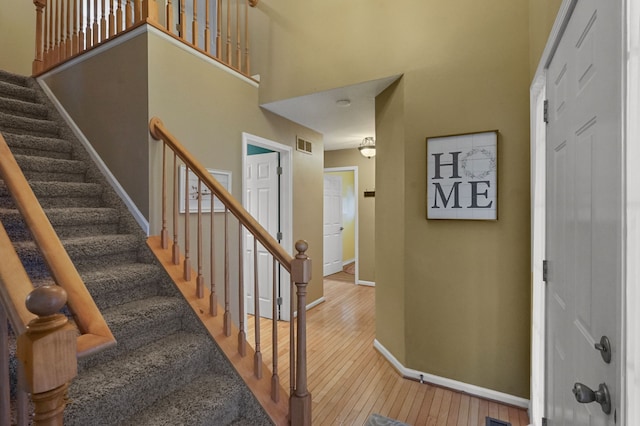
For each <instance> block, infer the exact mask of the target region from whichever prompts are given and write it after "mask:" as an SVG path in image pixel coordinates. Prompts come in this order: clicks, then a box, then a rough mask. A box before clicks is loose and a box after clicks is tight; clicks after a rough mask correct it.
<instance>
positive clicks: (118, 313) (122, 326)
mask: <svg viewBox="0 0 640 426" xmlns="http://www.w3.org/2000/svg"><path fill="white" fill-rule="evenodd" d="M188 309H189V306H188V305H187V304H186V302H185V301H184V299H181V298H178V297H167V296H152V297H149V298H147V299H140V300H136V301H133V302H129V303H125V304H122V305H118V306H115V307H112V308H110V309H106V310H103V311H102V315H103V316H104V319H105V321H106V322H107V324H108V325H109V328H110V329H111V332H112V333H113V335H114V337H115V338H116V340H117V342H118V344H117V345H116V346H115V347H113V348H110V349H107V350H104V351H102V352H100V353H98V354H96V355H94V356H91V357H87V358H85V359H83V360H80V365H79V367H80V369H86V368H90V367H92V366H95V365H97V364H98V363H104V362H109V361H111V360H112V359H114V358H116V357H118V356H122V355H123V354H125V353H127V352H129V351H133V350H136V349H138V348H140V347H142V346H144V345H148V344H150V343H152V342H154V341H156V340H160V339H162V338H165V337H167V336H169V335H171V334H174V333H177V332H179V331H180V330H181V329H182V318H183V317H184V315H185V314H187V313H188Z"/></svg>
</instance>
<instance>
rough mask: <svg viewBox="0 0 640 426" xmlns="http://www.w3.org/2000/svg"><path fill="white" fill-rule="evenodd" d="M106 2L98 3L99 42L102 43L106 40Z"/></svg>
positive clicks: (103, 0)
mask: <svg viewBox="0 0 640 426" xmlns="http://www.w3.org/2000/svg"><path fill="white" fill-rule="evenodd" d="M105 9H106V2H105V0H102V1H101V3H100V11H101V12H102V13H101V17H100V42H103V41H105V40H106V39H107V15H106V10H105Z"/></svg>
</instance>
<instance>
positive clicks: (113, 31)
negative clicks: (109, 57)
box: [109, 0, 116, 38]
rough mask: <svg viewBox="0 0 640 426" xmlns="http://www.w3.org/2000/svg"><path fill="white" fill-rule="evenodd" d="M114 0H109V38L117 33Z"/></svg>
mask: <svg viewBox="0 0 640 426" xmlns="http://www.w3.org/2000/svg"><path fill="white" fill-rule="evenodd" d="M113 9H114V5H113V0H109V38H112V37H113V36H114V35H116V16H115V14H114V13H113Z"/></svg>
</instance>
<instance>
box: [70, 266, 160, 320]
mask: <svg viewBox="0 0 640 426" xmlns="http://www.w3.org/2000/svg"><path fill="white" fill-rule="evenodd" d="M163 273H164V271H163V270H162V269H161V268H160V267H159V266H157V265H154V264H149V263H131V264H124V265H122V264H121V265H109V266H107V267H103V268H94V269H91V270H89V271H84V272H80V275H81V277H82V279H83V281H84V282H85V285H86V286H87V289H88V290H89V293H91V295H92V296H93V298H94V300H95V302H96V305H98V308H100V309H107V308H110V307H111V306H115V305H119V304H122V303H125V302H127V301H133V300H139V299H143V298H146V297H151V296H155V295H157V294H159V292H160V291H161V288H160V287H159V286H158V282H160V281H161V280H162V279H163V278H164V275H163Z"/></svg>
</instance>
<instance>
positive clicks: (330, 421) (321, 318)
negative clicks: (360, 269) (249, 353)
mask: <svg viewBox="0 0 640 426" xmlns="http://www.w3.org/2000/svg"><path fill="white" fill-rule="evenodd" d="M327 278H329V279H325V281H324V295H325V298H326V302H324V303H321V304H320V305H318V306H316V307H315V308H313V309H311V310H309V311H308V312H307V319H308V327H307V331H308V337H307V339H308V340H307V343H308V344H307V360H308V380H309V391H310V392H311V395H312V400H313V408H312V410H313V411H312V417H313V424H314V425H315V426H321V425H358V426H360V425H363V424H364V422H365V421H366V419H367V417H368V416H369V415H370V414H371V413H378V414H381V415H383V416H387V417H390V418H393V419H397V420H400V421H402V422H405V423H408V424H410V425H415V426H418V425H429V426H431V425H437V426H439V425H443V426H484V425H485V422H486V420H485V418H486V416H490V417H493V418H496V419H499V420H503V421H508V422H510V423H511V425H512V426H526V425H528V424H529V419H528V416H527V413H526V411H525V410H523V409H520V408H515V407H511V406H508V405H503V404H499V403H496V402H493V401H487V400H484V399H481V398H477V397H474V396H470V395H466V394H461V393H459V392H455V391H452V390H449V389H446V388H441V387H438V386H433V385H430V384H420V383H418V382H415V381H411V380H407V379H403V378H402V377H401V376H400V375H399V374H398V372H397V371H396V370H395V369H394V368H393V367H392V366H391V364H389V363H388V362H387V361H386V359H384V358H383V357H382V355H380V353H379V352H378V351H377V350H375V349H374V348H373V340H374V338H375V309H374V300H375V288H372V287H365V286H356V285H354V284H353V276H349V275H348V274H345V273H339V274H336V275H332V276H330V277H327ZM349 281H351V282H349ZM260 338H261V345H260V346H261V352H262V357H263V361H264V362H265V364H266V365H268V366H270V367H271V363H272V359H273V354H272V347H273V346H272V330H271V323H270V322H267V321H262V322H261V325H260ZM288 338H289V324H288V323H286V322H279V323H278V370H279V373H280V376H279V377H280V383H281V384H282V385H283V387H284V388H285V389H287V390H288V389H289V380H290V379H289V347H288V343H287V342H288ZM247 339H248V341H249V343H250V344H251V345H254V341H255V319H254V318H251V319H250V320H249V323H248V327H247ZM265 374H270V373H269V372H265ZM283 397H286V396H285V395H283Z"/></svg>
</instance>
